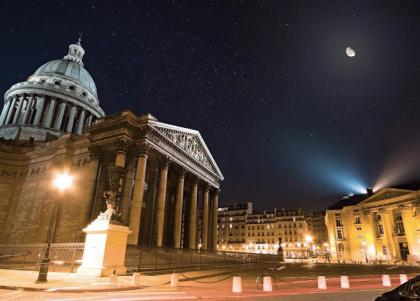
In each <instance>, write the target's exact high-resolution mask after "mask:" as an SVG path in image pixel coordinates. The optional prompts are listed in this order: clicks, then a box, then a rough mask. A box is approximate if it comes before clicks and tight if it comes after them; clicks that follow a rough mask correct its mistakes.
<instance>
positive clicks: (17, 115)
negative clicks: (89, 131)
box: [0, 94, 95, 134]
mask: <svg viewBox="0 0 420 301" xmlns="http://www.w3.org/2000/svg"><path fill="white" fill-rule="evenodd" d="M94 119H95V116H94V115H92V114H91V113H90V112H89V111H87V110H85V109H83V108H81V107H79V106H76V105H74V104H73V103H71V102H68V101H65V100H62V99H60V98H55V97H50V96H45V95H35V94H34V95H27V94H24V95H15V96H13V97H12V98H11V99H10V100H8V101H6V103H5V104H4V107H3V110H2V112H1V115H0V126H3V125H8V124H10V125H41V126H43V127H45V128H50V129H54V130H57V131H66V132H69V133H77V134H82V132H83V128H84V127H86V126H89V125H91V124H92V123H93V121H94Z"/></svg>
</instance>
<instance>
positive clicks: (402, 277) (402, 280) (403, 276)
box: [400, 274, 408, 284]
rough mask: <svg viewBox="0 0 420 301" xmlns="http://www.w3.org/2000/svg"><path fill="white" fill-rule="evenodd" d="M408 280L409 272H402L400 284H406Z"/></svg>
mask: <svg viewBox="0 0 420 301" xmlns="http://www.w3.org/2000/svg"><path fill="white" fill-rule="evenodd" d="M407 281H408V278H407V274H400V284H404V283H406V282H407Z"/></svg>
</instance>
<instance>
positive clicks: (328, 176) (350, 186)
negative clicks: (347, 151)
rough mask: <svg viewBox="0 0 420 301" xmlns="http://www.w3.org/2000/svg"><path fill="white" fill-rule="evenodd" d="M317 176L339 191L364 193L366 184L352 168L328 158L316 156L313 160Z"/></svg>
mask: <svg viewBox="0 0 420 301" xmlns="http://www.w3.org/2000/svg"><path fill="white" fill-rule="evenodd" d="M314 167H315V170H314V171H315V172H316V173H317V178H318V179H319V180H321V181H322V182H324V183H325V185H327V186H329V187H331V188H332V189H333V190H334V191H337V192H340V193H344V194H346V193H354V194H365V193H366V189H367V187H368V185H366V182H365V181H363V180H362V178H361V177H360V176H359V177H358V176H357V175H356V173H355V172H354V170H353V169H352V168H351V167H349V166H345V165H341V164H338V163H336V162H332V161H331V160H329V159H325V158H318V160H316V161H315V162H314Z"/></svg>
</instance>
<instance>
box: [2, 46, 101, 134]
mask: <svg viewBox="0 0 420 301" xmlns="http://www.w3.org/2000/svg"><path fill="white" fill-rule="evenodd" d="M84 53H85V51H84V49H83V48H82V46H81V45H80V39H79V41H78V42H77V43H76V44H71V45H70V46H69V53H68V54H67V55H66V56H65V57H64V58H63V59H60V60H52V61H50V62H47V63H46V64H44V65H42V66H41V67H39V68H38V69H37V70H36V71H35V73H34V74H33V75H31V76H30V77H29V78H28V80H27V81H25V82H21V83H17V84H15V85H13V86H12V87H10V89H9V90H8V91H6V93H5V95H4V107H3V110H2V112H1V114H0V139H6V140H29V139H34V140H41V141H43V140H45V139H46V138H47V136H51V135H52V136H56V137H59V136H61V135H63V134H65V133H74V134H82V133H83V130H84V128H85V127H87V126H89V125H91V124H93V122H94V121H95V120H96V119H97V118H100V117H103V116H105V114H104V111H103V110H102V109H101V108H100V106H99V100H98V96H97V91H96V86H95V83H94V81H93V79H92V77H91V76H90V74H89V72H88V71H87V70H86V69H85V68H84V65H83V61H82V59H83V55H84ZM48 134H49V135H48Z"/></svg>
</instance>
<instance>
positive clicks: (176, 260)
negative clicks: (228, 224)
mask: <svg viewBox="0 0 420 301" xmlns="http://www.w3.org/2000/svg"><path fill="white" fill-rule="evenodd" d="M271 261H272V262H278V256H277V255H269V254H254V253H241V252H225V251H223V252H221V251H202V250H200V251H198V250H187V249H168V248H144V247H142V248H137V247H130V246H129V247H128V248H127V252H126V256H125V266H126V267H127V270H128V271H129V272H140V271H158V270H179V269H191V268H203V267H216V266H228V265H238V264H255V263H260V262H271Z"/></svg>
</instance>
